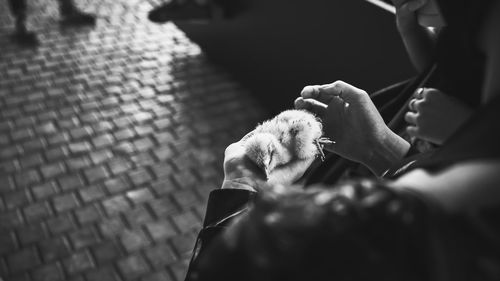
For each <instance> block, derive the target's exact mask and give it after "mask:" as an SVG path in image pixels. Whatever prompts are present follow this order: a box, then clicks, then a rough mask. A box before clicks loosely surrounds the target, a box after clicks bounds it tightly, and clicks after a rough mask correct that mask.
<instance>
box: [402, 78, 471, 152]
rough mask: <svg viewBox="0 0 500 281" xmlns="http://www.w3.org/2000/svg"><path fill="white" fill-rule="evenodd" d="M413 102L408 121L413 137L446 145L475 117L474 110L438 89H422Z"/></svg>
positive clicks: (407, 116)
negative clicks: (445, 143) (469, 119)
mask: <svg viewBox="0 0 500 281" xmlns="http://www.w3.org/2000/svg"><path fill="white" fill-rule="evenodd" d="M414 96H415V97H414V98H413V99H412V100H411V101H410V103H409V104H408V107H409V109H410V111H408V112H407V113H406V115H405V120H406V122H408V127H407V128H406V131H407V132H408V134H409V135H410V136H412V137H416V138H419V139H423V140H426V141H429V142H432V143H435V144H438V145H441V144H443V143H444V142H445V141H446V140H447V139H448V138H449V137H450V136H451V135H452V134H453V133H454V132H455V131H456V130H457V129H458V128H459V127H460V126H461V125H462V124H463V123H464V122H465V121H466V120H467V119H468V118H469V117H470V116H471V114H472V109H471V108H469V107H468V106H467V105H465V104H463V103H462V102H460V101H458V100H457V99H455V98H453V97H450V96H447V95H445V94H444V93H442V92H440V91H439V90H436V89H431V88H420V89H418V90H417V91H416V93H415V95H414Z"/></svg>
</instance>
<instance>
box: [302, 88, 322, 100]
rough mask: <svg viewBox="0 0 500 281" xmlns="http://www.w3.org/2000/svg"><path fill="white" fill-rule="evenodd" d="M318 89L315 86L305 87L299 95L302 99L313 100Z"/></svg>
mask: <svg viewBox="0 0 500 281" xmlns="http://www.w3.org/2000/svg"><path fill="white" fill-rule="evenodd" d="M317 88H318V87H316V86H306V87H304V89H303V90H302V93H301V94H300V95H301V96H302V97H304V98H313V97H315V96H316V95H317V92H318V89H317Z"/></svg>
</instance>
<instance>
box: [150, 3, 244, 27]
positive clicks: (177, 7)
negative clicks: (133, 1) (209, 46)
mask: <svg viewBox="0 0 500 281" xmlns="http://www.w3.org/2000/svg"><path fill="white" fill-rule="evenodd" d="M239 2H241V1H235V0H229V1H227V0H171V1H170V2H167V3H166V4H163V5H160V6H158V7H156V8H153V9H152V10H151V11H150V12H149V14H148V19H149V20H150V21H152V22H155V23H164V22H167V21H175V20H200V19H202V20H207V19H219V18H231V17H233V16H234V15H235V14H236V13H238V11H240V10H241V9H242V7H241V3H239Z"/></svg>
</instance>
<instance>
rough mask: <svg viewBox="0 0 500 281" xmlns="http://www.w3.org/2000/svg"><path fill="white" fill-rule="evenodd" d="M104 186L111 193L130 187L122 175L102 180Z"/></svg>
mask: <svg viewBox="0 0 500 281" xmlns="http://www.w3.org/2000/svg"><path fill="white" fill-rule="evenodd" d="M104 186H105V187H106V190H107V191H108V192H109V193H111V194H113V193H118V192H121V191H125V190H128V189H129V188H130V187H131V185H130V184H129V182H128V181H127V180H126V179H125V178H123V177H117V178H113V179H109V180H107V181H105V182H104Z"/></svg>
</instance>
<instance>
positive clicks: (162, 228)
mask: <svg viewBox="0 0 500 281" xmlns="http://www.w3.org/2000/svg"><path fill="white" fill-rule="evenodd" d="M146 229H147V230H148V232H149V235H151V237H152V238H153V239H154V240H155V241H162V240H164V239H166V238H169V237H173V236H175V235H177V234H178V233H177V231H176V230H175V228H174V226H173V225H172V224H171V223H170V222H169V221H167V220H160V221H155V222H151V223H148V224H146Z"/></svg>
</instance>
